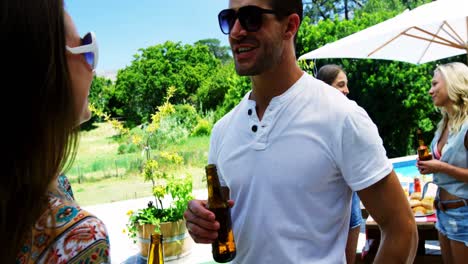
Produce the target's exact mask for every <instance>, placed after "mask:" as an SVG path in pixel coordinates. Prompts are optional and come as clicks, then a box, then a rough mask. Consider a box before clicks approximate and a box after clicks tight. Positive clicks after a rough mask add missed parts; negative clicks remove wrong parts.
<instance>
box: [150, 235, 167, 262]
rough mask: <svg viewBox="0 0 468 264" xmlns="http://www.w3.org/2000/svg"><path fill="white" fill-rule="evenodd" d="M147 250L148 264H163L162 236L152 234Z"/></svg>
mask: <svg viewBox="0 0 468 264" xmlns="http://www.w3.org/2000/svg"><path fill="white" fill-rule="evenodd" d="M150 242H151V244H150V247H149V250H148V261H147V263H148V264H164V252H163V244H162V235H160V234H152V235H151V239H150Z"/></svg>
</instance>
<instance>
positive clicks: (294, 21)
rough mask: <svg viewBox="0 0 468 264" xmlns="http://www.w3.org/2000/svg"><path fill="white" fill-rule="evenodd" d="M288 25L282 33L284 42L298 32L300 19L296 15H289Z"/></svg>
mask: <svg viewBox="0 0 468 264" xmlns="http://www.w3.org/2000/svg"><path fill="white" fill-rule="evenodd" d="M287 19H288V24H287V27H286V31H285V32H284V40H288V39H292V38H294V36H295V35H296V33H297V31H298V30H299V25H300V18H299V15H298V14H291V15H289V16H288V18H287Z"/></svg>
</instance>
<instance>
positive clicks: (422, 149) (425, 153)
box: [418, 129, 432, 160]
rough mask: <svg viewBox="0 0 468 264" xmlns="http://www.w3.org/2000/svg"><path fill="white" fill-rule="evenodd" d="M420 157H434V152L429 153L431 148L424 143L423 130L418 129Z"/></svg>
mask: <svg viewBox="0 0 468 264" xmlns="http://www.w3.org/2000/svg"><path fill="white" fill-rule="evenodd" d="M418 143H419V147H418V157H419V160H430V159H432V154H431V153H429V148H428V147H427V146H426V145H425V144H424V140H423V138H422V132H421V130H420V129H418Z"/></svg>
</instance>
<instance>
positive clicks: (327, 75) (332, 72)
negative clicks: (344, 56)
mask: <svg viewBox="0 0 468 264" xmlns="http://www.w3.org/2000/svg"><path fill="white" fill-rule="evenodd" d="M340 72H343V73H346V72H345V71H344V70H343V68H342V67H341V66H339V65H336V64H326V65H323V66H322V67H320V70H319V71H318V73H317V77H316V78H317V79H319V80H321V81H323V82H325V83H326V84H328V85H332V83H333V82H334V81H335V79H336V76H338V74H339V73H340Z"/></svg>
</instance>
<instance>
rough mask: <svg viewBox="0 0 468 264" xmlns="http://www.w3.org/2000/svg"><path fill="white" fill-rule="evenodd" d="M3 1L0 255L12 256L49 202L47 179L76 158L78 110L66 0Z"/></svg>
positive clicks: (0, 11)
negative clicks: (69, 60) (67, 38)
mask: <svg viewBox="0 0 468 264" xmlns="http://www.w3.org/2000/svg"><path fill="white" fill-rule="evenodd" d="M0 7H1V8H0V28H1V32H2V33H1V34H0V51H1V52H2V56H1V58H2V64H4V67H3V68H4V70H2V71H1V72H0V74H1V76H2V78H1V80H2V82H3V84H2V88H3V89H2V93H4V100H5V101H7V102H8V103H7V104H1V105H2V106H1V107H2V111H1V113H2V114H3V120H2V121H3V124H4V125H3V133H4V134H5V136H4V138H3V142H4V143H3V146H4V147H3V148H2V151H3V152H4V156H6V158H4V162H5V163H4V164H5V165H4V167H3V168H2V169H3V171H2V172H3V173H2V174H3V175H1V177H0V215H1V217H0V256H1V257H2V262H4V263H13V262H14V261H15V258H16V256H17V254H18V252H19V250H21V249H22V248H21V247H22V245H23V244H24V243H25V240H26V239H28V238H29V236H30V234H31V228H32V226H33V225H34V223H35V222H36V220H37V219H38V217H39V216H40V214H41V213H43V212H44V209H46V208H47V204H48V203H47V202H48V199H47V197H48V188H49V186H50V185H51V184H52V183H53V182H54V181H55V180H56V177H57V176H58V174H59V173H60V172H62V171H64V170H65V169H66V167H67V166H66V165H67V164H69V163H68V162H69V161H71V160H73V158H74V155H75V153H76V143H77V127H76V124H77V123H78V122H77V120H78V114H77V113H75V110H74V98H73V93H72V87H71V82H70V78H69V72H68V67H67V60H66V50H65V45H66V41H65V30H66V29H65V24H64V4H63V1H62V0H58V1H57V0H36V1H27V0H2V1H1V3H0ZM6 83H8V84H10V85H9V86H6V85H5V84H6Z"/></svg>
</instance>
